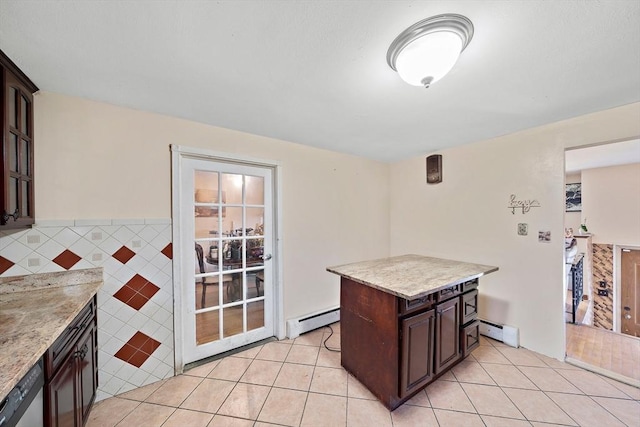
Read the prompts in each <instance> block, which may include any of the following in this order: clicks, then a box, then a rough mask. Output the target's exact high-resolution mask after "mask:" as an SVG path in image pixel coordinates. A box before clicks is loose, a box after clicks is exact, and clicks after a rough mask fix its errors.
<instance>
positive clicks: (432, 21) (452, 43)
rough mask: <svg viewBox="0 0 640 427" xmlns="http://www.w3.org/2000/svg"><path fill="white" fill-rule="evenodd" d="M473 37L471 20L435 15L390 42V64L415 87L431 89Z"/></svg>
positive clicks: (455, 16) (388, 54)
mask: <svg viewBox="0 0 640 427" xmlns="http://www.w3.org/2000/svg"><path fill="white" fill-rule="evenodd" d="M472 37H473V24H472V23H471V21H470V20H469V19H468V18H466V17H464V16H462V15H456V14H446V15H437V16H432V17H431V18H427V19H424V20H422V21H420V22H417V23H415V24H413V25H412V26H410V27H409V28H407V29H406V30H404V31H403V32H402V33H400V35H399V36H398V37H396V39H395V40H394V41H393V43H391V46H390V47H389V50H388V51H387V63H388V64H389V66H390V67H391V68H393V69H394V70H395V71H397V72H398V74H400V77H401V78H402V80H404V81H405V82H407V83H409V84H410V85H413V86H424V87H427V88H428V87H429V86H430V85H431V84H433V83H435V82H437V81H438V80H440V79H441V78H442V77H444V76H445V74H447V73H448V72H449V71H450V70H451V68H453V66H454V65H455V63H456V61H457V60H458V57H459V56H460V54H461V53H462V51H463V50H464V49H465V48H466V47H467V45H468V44H469V42H470V41H471V38H472Z"/></svg>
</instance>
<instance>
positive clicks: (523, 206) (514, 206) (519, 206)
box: [507, 194, 541, 215]
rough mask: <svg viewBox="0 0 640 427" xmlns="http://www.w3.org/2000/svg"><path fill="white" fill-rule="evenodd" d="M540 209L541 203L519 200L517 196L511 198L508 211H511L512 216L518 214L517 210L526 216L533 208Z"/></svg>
mask: <svg viewBox="0 0 640 427" xmlns="http://www.w3.org/2000/svg"><path fill="white" fill-rule="evenodd" d="M539 207H541V205H540V202H539V201H537V200H536V199H528V200H518V199H517V196H516V195H515V194H512V195H511V196H510V197H509V204H508V205H507V209H511V214H513V215H515V214H516V210H520V211H522V213H523V214H526V213H527V212H529V211H530V210H531V208H539Z"/></svg>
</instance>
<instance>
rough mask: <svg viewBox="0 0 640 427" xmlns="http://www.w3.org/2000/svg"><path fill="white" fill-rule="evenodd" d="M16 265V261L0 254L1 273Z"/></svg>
mask: <svg viewBox="0 0 640 427" xmlns="http://www.w3.org/2000/svg"><path fill="white" fill-rule="evenodd" d="M14 265H15V262H13V261H11V260H8V259H6V258H5V257H3V256H0V274H2V273H4V272H5V271H7V270H8V269H10V268H11V267H13V266H14Z"/></svg>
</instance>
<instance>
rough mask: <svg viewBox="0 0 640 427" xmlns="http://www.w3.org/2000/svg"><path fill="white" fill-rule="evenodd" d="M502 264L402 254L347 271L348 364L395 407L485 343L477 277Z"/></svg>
mask: <svg viewBox="0 0 640 427" xmlns="http://www.w3.org/2000/svg"><path fill="white" fill-rule="evenodd" d="M497 270H498V267H493V266H488V265H479V264H471V263H466V262H460V261H453V260H446V259H440V258H432V257H426V256H421V255H402V256H397V257H391V258H383V259H378V260H372V261H364V262H357V263H352V264H346V265H340V266H335V267H329V268H327V271H329V272H332V273H335V274H338V275H339V276H341V281H340V330H341V342H340V344H341V348H342V353H341V363H342V366H343V367H344V368H345V369H346V370H347V371H349V372H350V373H351V374H352V375H353V376H355V377H356V378H357V379H358V380H359V381H360V382H361V383H362V384H364V385H365V386H366V387H367V388H368V389H369V390H370V391H371V392H372V393H373V394H374V395H375V396H376V397H377V398H378V399H379V400H380V401H381V402H382V403H383V404H384V405H385V406H386V407H387V408H389V409H391V410H393V409H395V408H397V407H398V406H400V405H401V404H402V403H404V402H405V401H407V400H408V399H410V398H411V397H412V396H413V395H414V394H416V393H417V392H418V391H420V390H422V389H423V388H424V387H426V386H427V385H428V384H429V383H431V382H432V381H434V380H435V379H436V378H438V377H440V376H441V375H442V374H444V373H445V372H447V371H448V370H449V369H451V367H452V366H454V365H455V364H456V363H458V362H460V361H461V360H463V359H464V358H465V357H467V356H468V355H469V354H470V352H471V351H472V350H473V349H474V348H476V347H477V346H478V345H479V339H480V338H479V321H478V320H477V309H478V291H477V287H478V279H479V278H480V277H481V276H483V275H485V274H488V273H492V272H494V271H497Z"/></svg>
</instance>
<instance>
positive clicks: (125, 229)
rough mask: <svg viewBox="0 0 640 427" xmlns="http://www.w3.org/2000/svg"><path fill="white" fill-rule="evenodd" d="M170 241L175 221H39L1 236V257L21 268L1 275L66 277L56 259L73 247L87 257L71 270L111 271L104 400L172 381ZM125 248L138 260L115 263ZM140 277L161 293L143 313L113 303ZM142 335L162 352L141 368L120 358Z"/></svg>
mask: <svg viewBox="0 0 640 427" xmlns="http://www.w3.org/2000/svg"><path fill="white" fill-rule="evenodd" d="M170 242H171V220H169V219H157V218H153V219H148V220H145V219H130V220H123V219H114V220H108V219H100V220H64V221H39V222H38V224H37V225H36V226H35V227H34V228H32V229H28V230H22V231H17V232H7V231H3V232H0V256H2V257H4V258H6V259H8V260H10V261H11V262H13V263H14V265H13V266H12V267H11V268H9V269H8V270H7V271H5V272H4V273H2V274H1V276H17V275H25V274H32V273H47V272H54V271H64V269H63V268H62V267H60V266H59V265H57V264H55V263H54V262H52V260H53V259H54V258H55V257H56V256H58V255H59V254H60V253H61V252H63V251H64V250H66V249H69V250H71V251H72V252H74V253H75V254H76V255H78V256H80V257H81V258H82V259H81V260H80V261H79V262H78V263H77V264H75V265H74V266H73V267H71V270H77V269H82V268H91V267H103V268H104V281H105V284H104V286H103V287H102V289H101V290H100V291H99V292H98V348H99V352H98V369H99V373H98V378H99V384H98V396H97V400H102V399H105V398H107V397H110V396H113V395H116V394H119V393H123V392H125V391H129V390H131V389H133V388H136V387H140V386H143V385H147V384H150V383H153V382H155V381H159V380H161V379H164V378H168V377H170V376H173V374H174V371H173V366H174V365H173V358H174V351H173V287H172V286H173V283H172V263H171V260H170V259H169V258H167V257H166V256H165V255H164V254H162V253H161V252H160V251H161V250H162V249H164V248H165V247H166V246H167V245H168V244H169V243H170ZM123 245H125V246H127V247H128V248H129V249H131V250H132V251H133V252H135V253H136V255H135V256H134V257H133V258H131V259H130V260H129V261H128V262H127V263H126V264H122V263H121V262H119V261H118V260H116V259H115V258H113V257H112V255H113V253H114V252H116V251H117V250H118V249H120V248H121V247H122V246H123ZM135 274H140V275H141V276H143V277H144V278H146V279H147V280H149V281H151V282H152V283H154V284H155V285H156V286H158V287H159V288H160V290H159V291H158V292H157V293H156V294H155V295H154V296H153V297H152V298H151V300H149V302H147V303H146V304H145V305H144V306H143V307H142V308H141V309H140V310H135V309H133V308H131V307H129V306H128V305H126V304H124V303H122V302H121V301H119V300H118V299H116V298H114V297H113V294H114V293H116V292H117V291H118V290H119V289H120V288H121V287H122V286H123V285H124V284H125V283H127V282H128V281H129V279H131V278H132V277H133V276H134V275H135ZM137 331H141V332H143V333H145V334H147V335H149V336H150V337H151V338H153V339H155V340H157V341H159V342H160V347H158V348H157V349H156V351H154V353H153V354H152V355H151V356H150V357H149V358H148V359H147V361H146V362H144V363H143V364H142V366H140V368H137V367H135V366H133V365H130V364H129V363H127V362H124V361H122V360H120V359H118V358H116V357H114V355H115V353H116V352H117V351H118V350H119V349H120V348H122V346H123V345H124V344H125V343H126V342H127V340H129V338H131V337H132V336H133V335H134V334H135V333H136V332H137Z"/></svg>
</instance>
